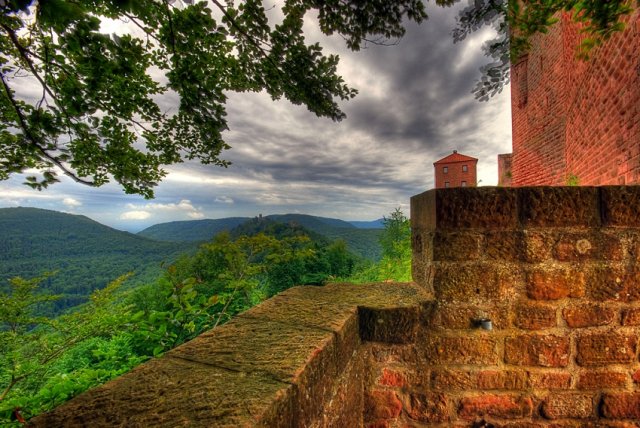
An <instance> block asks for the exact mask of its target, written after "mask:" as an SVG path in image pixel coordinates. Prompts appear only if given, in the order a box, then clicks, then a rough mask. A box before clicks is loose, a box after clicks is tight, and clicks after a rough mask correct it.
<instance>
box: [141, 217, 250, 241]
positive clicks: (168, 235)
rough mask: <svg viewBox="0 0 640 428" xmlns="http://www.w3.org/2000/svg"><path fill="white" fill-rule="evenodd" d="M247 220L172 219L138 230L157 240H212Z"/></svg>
mask: <svg viewBox="0 0 640 428" xmlns="http://www.w3.org/2000/svg"><path fill="white" fill-rule="evenodd" d="M247 220H249V217H228V218H219V219H205V220H186V221H172V222H169V223H159V224H154V225H153V226H151V227H148V228H146V229H144V230H142V231H140V232H138V235H140V236H144V237H145V238H150V239H154V240H157V241H171V242H180V241H189V242H194V241H196V242H202V241H209V240H211V238H213V237H214V236H215V235H217V234H218V233H220V232H223V231H225V230H226V231H231V230H232V229H233V228H235V227H237V226H238V225H240V224H242V223H244V222H246V221H247Z"/></svg>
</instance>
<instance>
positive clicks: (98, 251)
mask: <svg viewBox="0 0 640 428" xmlns="http://www.w3.org/2000/svg"><path fill="white" fill-rule="evenodd" d="M193 248H195V245H194V244H193V243H169V242H157V241H153V240H150V239H147V238H144V237H142V236H137V235H134V234H131V233H128V232H122V231H119V230H115V229H112V228H110V227H107V226H105V225H102V224H100V223H98V222H95V221H93V220H91V219H89V218H87V217H85V216H79V215H72V214H65V213H61V212H57V211H49V210H43V209H37V208H2V209H0V287H6V286H7V281H6V280H7V279H8V278H11V277H14V276H22V277H25V278H30V277H34V276H38V275H41V274H43V273H44V272H47V271H57V273H56V274H55V275H54V276H52V277H50V278H49V279H48V280H47V281H45V283H44V284H43V288H45V289H47V290H49V291H51V292H53V293H56V294H59V293H61V294H64V295H65V297H64V298H63V299H61V300H60V301H58V302H57V303H56V311H59V310H61V309H64V308H66V307H69V306H74V305H76V304H78V303H81V302H83V301H84V300H85V299H86V296H87V295H88V294H89V293H90V292H91V291H92V290H95V289H96V288H102V287H104V286H105V285H106V284H108V283H109V282H110V281H112V280H114V279H116V278H117V277H119V276H120V275H123V274H125V273H127V272H133V273H134V276H133V277H132V278H131V279H130V280H129V282H128V283H129V284H135V283H140V282H144V281H150V280H153V279H154V278H155V277H157V275H158V274H159V273H160V272H161V264H162V262H166V261H171V260H173V259H175V257H176V256H177V255H178V254H179V253H181V252H184V251H189V250H191V249H193Z"/></svg>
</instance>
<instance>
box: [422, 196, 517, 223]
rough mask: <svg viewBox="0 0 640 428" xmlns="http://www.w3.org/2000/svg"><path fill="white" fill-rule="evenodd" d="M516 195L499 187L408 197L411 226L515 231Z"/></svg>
mask: <svg viewBox="0 0 640 428" xmlns="http://www.w3.org/2000/svg"><path fill="white" fill-rule="evenodd" d="M517 225H518V218H517V207H516V192H514V191H513V190H512V189H506V188H499V187H482V188H456V189H434V190H429V191H428V192H424V193H422V194H420V195H416V196H413V197H412V198H411V227H412V228H424V229H427V230H434V229H436V228H437V229H440V230H447V229H453V230H459V229H474V228H481V229H515V228H516V227H517Z"/></svg>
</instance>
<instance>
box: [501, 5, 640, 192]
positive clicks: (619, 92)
mask: <svg viewBox="0 0 640 428" xmlns="http://www.w3.org/2000/svg"><path fill="white" fill-rule="evenodd" d="M624 21H625V26H626V27H625V30H624V31H622V32H619V33H617V34H614V35H613V36H612V37H611V38H610V39H609V40H607V41H606V42H604V43H603V44H602V45H600V46H598V47H596V48H594V49H593V50H592V51H591V52H590V58H589V60H587V61H583V60H580V59H578V58H577V56H576V53H577V47H578V45H579V43H580V42H581V40H582V38H584V37H585V35H584V34H583V33H581V32H580V25H579V24H576V23H575V22H573V21H572V20H571V17H570V15H569V14H567V13H564V14H562V15H560V16H559V21H558V22H557V23H556V24H555V25H554V26H553V27H551V28H550V29H549V32H548V33H547V34H542V35H536V36H535V37H533V39H532V40H531V42H532V46H531V49H530V51H529V53H528V54H527V55H525V56H523V57H522V58H520V59H519V60H518V61H514V62H513V64H512V67H511V111H512V121H513V159H512V165H511V175H512V185H513V186H529V185H566V184H580V185H603V184H631V183H640V10H639V9H636V10H635V11H634V12H633V13H632V14H631V15H630V16H628V17H626V18H625V20H624Z"/></svg>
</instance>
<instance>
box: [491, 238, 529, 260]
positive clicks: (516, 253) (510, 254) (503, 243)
mask: <svg viewBox="0 0 640 428" xmlns="http://www.w3.org/2000/svg"><path fill="white" fill-rule="evenodd" d="M525 251H526V244H525V234H524V232H522V231H494V230H491V231H487V232H486V233H485V234H484V256H485V257H486V258H487V259H489V260H501V261H506V262H523V261H525V260H526V258H525Z"/></svg>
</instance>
